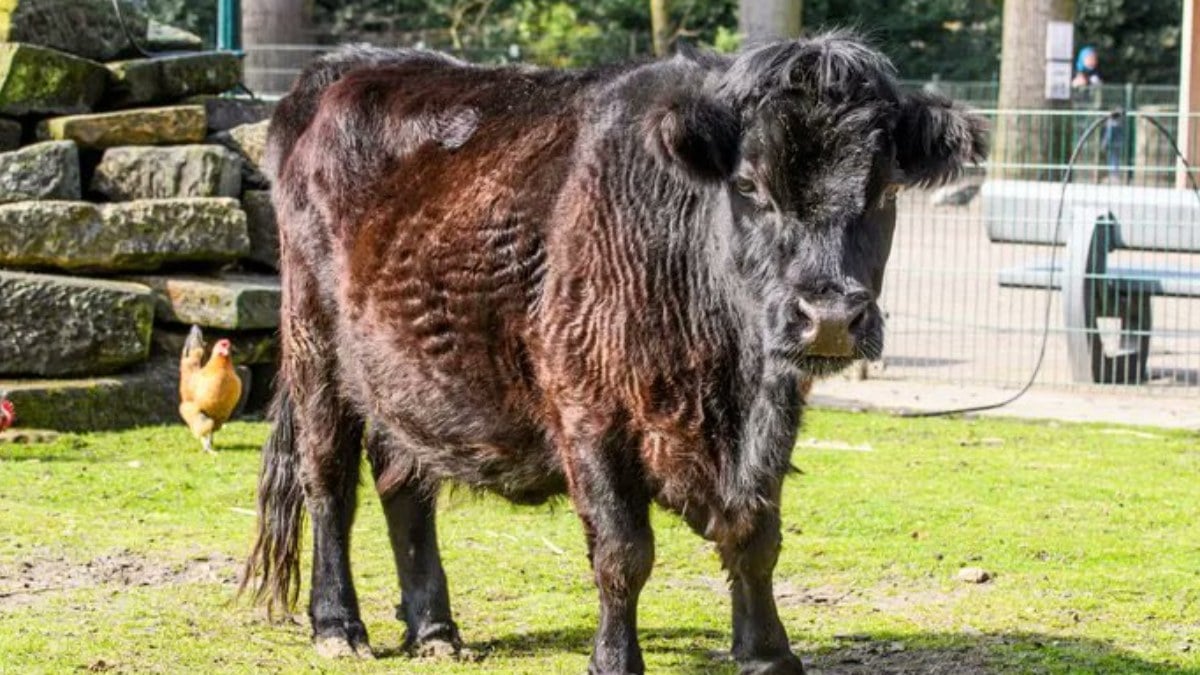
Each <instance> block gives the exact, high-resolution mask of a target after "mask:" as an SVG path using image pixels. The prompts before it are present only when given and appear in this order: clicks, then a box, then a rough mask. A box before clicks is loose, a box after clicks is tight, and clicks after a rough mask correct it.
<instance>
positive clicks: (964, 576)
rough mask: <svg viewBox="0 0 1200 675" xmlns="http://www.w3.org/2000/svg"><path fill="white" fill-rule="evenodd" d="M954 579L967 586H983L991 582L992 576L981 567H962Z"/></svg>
mask: <svg viewBox="0 0 1200 675" xmlns="http://www.w3.org/2000/svg"><path fill="white" fill-rule="evenodd" d="M955 576H956V578H957V579H958V580H959V581H961V582H963V583H967V584H985V583H987V582H989V581H991V580H992V575H991V573H989V572H988V571H987V570H985V569H983V568H982V567H964V568H962V569H960V570H959V571H958V574H957V575H955Z"/></svg>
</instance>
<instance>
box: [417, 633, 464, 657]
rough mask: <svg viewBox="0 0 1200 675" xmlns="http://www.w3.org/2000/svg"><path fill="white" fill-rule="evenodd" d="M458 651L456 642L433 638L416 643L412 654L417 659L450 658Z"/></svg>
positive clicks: (459, 648)
mask: <svg viewBox="0 0 1200 675" xmlns="http://www.w3.org/2000/svg"><path fill="white" fill-rule="evenodd" d="M459 651H461V647H460V646H459V645H458V643H457V642H454V641H450V640H441V639H438V638H433V639H430V640H426V641H424V642H422V643H420V644H418V645H417V646H416V648H415V649H413V654H414V655H416V657H417V658H419V659H452V658H454V657H456V656H458V653H459Z"/></svg>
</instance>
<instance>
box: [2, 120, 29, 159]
mask: <svg viewBox="0 0 1200 675" xmlns="http://www.w3.org/2000/svg"><path fill="white" fill-rule="evenodd" d="M23 135H24V130H23V129H22V128H21V123H20V122H18V121H16V120H9V119H4V118H3V117H0V152H8V151H9V150H16V149H17V148H19V147H21V136H23Z"/></svg>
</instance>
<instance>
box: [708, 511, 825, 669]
mask: <svg viewBox="0 0 1200 675" xmlns="http://www.w3.org/2000/svg"><path fill="white" fill-rule="evenodd" d="M751 522H752V525H751V527H750V530H749V531H748V532H747V533H745V534H743V536H737V537H735V536H729V537H727V538H725V539H724V540H722V541H718V542H717V547H718V549H719V550H720V552H721V562H722V564H724V566H725V568H726V569H727V570H728V572H729V584H730V593H731V595H732V596H733V657H734V659H735V660H737V662H738V665H739V666H740V667H741V673H742V675H767V674H768V673H769V674H771V675H800V674H802V673H803V672H804V666H803V665H801V663H800V659H798V658H797V657H796V656H795V655H794V654H792V651H791V648H790V647H789V646H788V637H787V632H786V631H785V630H784V628H783V623H782V622H780V621H779V612H778V610H776V608H775V596H774V594H773V590H772V583H771V577H772V575H773V574H774V572H775V562H776V561H777V560H778V559H779V548H780V541H781V538H780V533H779V507H778V506H777V505H771V506H769V507H765V508H763V509H762V510H761V511H759V512H758V513H756V514H755V515H754V517H753V519H752V521H751Z"/></svg>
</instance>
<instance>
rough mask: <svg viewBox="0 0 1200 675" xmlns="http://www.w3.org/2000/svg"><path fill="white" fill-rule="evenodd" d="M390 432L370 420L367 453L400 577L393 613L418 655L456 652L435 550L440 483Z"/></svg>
mask: <svg viewBox="0 0 1200 675" xmlns="http://www.w3.org/2000/svg"><path fill="white" fill-rule="evenodd" d="M411 453H412V449H411V448H406V447H404V445H403V444H402V443H401V442H400V441H399V440H398V439H396V438H395V437H394V436H393V435H391V434H389V433H388V432H387V431H386V430H385V429H383V428H382V427H380V426H379V425H378V424H372V425H371V431H370V433H369V435H368V437H367V455H368V457H369V458H370V460H371V470H372V472H373V473H374V474H375V482H376V484H377V485H379V486H380V488H381V494H380V501H381V502H382V503H383V513H384V516H385V517H386V518H387V526H388V537H389V539H391V543H392V554H393V556H394V557H395V560H396V574H397V576H398V577H399V580H400V605H399V606H398V607H397V608H396V617H397V618H398V619H400V620H402V621H404V624H405V626H406V632H405V637H404V646H405V648H406V649H411V650H413V651H414V652H415V653H416V654H417V655H419V656H438V655H442V654H454V653H457V652H458V651H459V649H460V648H461V647H462V641H461V639H460V638H459V635H458V627H457V626H456V625H455V623H454V619H453V618H452V615H451V613H450V591H449V589H448V587H447V585H446V573H445V571H444V570H443V569H442V558H441V554H440V553H439V551H438V542H437V524H436V520H435V516H436V506H437V504H436V502H437V491H438V484H437V482H436V481H432V480H429V479H425V478H423V477H422V476H421V475H420V474H419V472H418V471H417V470H416V462H415V461H414V458H413V457H412V455H411Z"/></svg>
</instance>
